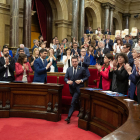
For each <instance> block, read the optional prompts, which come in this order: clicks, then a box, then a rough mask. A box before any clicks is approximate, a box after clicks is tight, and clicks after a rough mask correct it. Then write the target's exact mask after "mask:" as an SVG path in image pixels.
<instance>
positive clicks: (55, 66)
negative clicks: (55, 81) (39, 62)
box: [46, 56, 58, 72]
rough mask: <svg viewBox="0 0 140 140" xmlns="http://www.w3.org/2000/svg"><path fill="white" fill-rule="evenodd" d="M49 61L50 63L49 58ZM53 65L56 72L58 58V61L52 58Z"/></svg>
mask: <svg viewBox="0 0 140 140" xmlns="http://www.w3.org/2000/svg"><path fill="white" fill-rule="evenodd" d="M55 58H56V57H55ZM46 59H48V56H47V57H46ZM48 63H50V60H49V62H48ZM52 65H53V66H54V72H58V68H57V60H56V61H54V60H52Z"/></svg>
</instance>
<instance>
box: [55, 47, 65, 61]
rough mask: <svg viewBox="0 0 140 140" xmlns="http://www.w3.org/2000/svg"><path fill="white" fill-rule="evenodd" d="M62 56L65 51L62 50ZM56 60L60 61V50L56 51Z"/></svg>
mask: <svg viewBox="0 0 140 140" xmlns="http://www.w3.org/2000/svg"><path fill="white" fill-rule="evenodd" d="M63 55H66V50H65V49H64V52H63ZM56 59H57V61H60V60H61V55H60V49H57V50H56Z"/></svg>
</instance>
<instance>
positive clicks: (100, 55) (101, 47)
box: [94, 41, 110, 65]
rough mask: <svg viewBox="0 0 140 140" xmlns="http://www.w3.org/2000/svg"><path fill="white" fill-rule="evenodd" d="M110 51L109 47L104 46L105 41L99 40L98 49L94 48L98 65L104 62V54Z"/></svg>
mask: <svg viewBox="0 0 140 140" xmlns="http://www.w3.org/2000/svg"><path fill="white" fill-rule="evenodd" d="M107 53H110V50H109V48H105V42H104V41H100V42H99V49H97V50H96V54H95V56H94V57H95V58H96V59H97V63H98V64H100V65H103V64H104V56H105V54H107Z"/></svg>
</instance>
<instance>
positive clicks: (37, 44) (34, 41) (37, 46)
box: [32, 39, 39, 53]
mask: <svg viewBox="0 0 140 140" xmlns="http://www.w3.org/2000/svg"><path fill="white" fill-rule="evenodd" d="M33 43H34V46H33V48H32V53H33V51H34V49H35V48H39V42H38V40H37V39H34V40H33Z"/></svg>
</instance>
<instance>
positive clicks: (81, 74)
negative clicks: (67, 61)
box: [64, 66, 88, 94]
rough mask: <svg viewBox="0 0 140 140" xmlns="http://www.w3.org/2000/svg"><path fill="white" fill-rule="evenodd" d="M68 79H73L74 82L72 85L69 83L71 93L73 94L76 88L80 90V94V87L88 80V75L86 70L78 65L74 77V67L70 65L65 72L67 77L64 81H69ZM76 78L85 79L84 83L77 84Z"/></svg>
mask: <svg viewBox="0 0 140 140" xmlns="http://www.w3.org/2000/svg"><path fill="white" fill-rule="evenodd" d="M68 80H71V81H73V84H72V85H69V88H70V93H71V94H73V93H74V91H75V90H76V91H77V92H78V94H80V88H81V87H84V82H85V81H86V80H88V76H87V75H86V71H85V69H84V68H82V67H80V66H78V68H77V72H76V75H75V77H74V74H73V67H69V68H68V69H67V72H66V74H65V79H64V81H65V82H66V83H67V81H68ZM76 80H83V83H80V84H76V83H75V81H76Z"/></svg>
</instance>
